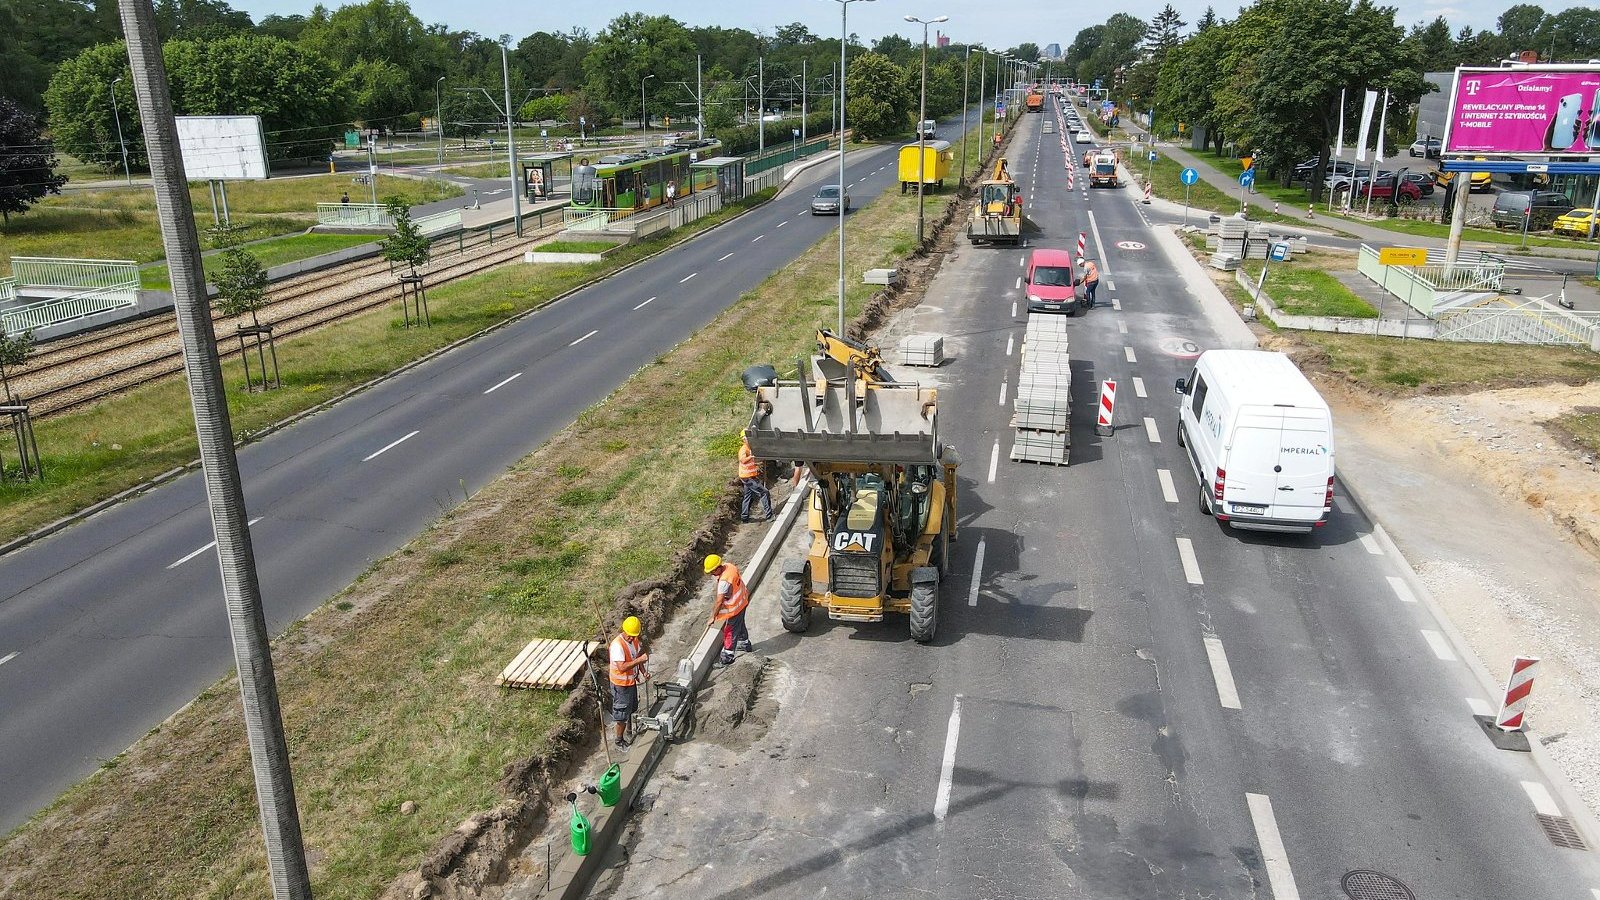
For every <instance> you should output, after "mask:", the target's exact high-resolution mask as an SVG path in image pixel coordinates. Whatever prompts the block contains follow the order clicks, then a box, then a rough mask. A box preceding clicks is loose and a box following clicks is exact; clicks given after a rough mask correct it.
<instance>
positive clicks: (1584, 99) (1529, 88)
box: [1444, 68, 1600, 156]
mask: <svg viewBox="0 0 1600 900" xmlns="http://www.w3.org/2000/svg"><path fill="white" fill-rule="evenodd" d="M1444 152H1445V153H1526V154H1538V155H1541V156H1555V155H1561V154H1572V155H1579V156H1590V155H1597V154H1600V71H1596V70H1590V71H1574V70H1571V69H1564V70H1552V69H1548V68H1546V69H1538V68H1522V69H1459V70H1457V73H1456V90H1455V96H1454V97H1453V98H1452V100H1451V104H1450V130H1449V131H1448V132H1447V133H1446V135H1445V144H1444Z"/></svg>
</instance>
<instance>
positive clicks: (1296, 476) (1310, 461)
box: [1221, 407, 1333, 523]
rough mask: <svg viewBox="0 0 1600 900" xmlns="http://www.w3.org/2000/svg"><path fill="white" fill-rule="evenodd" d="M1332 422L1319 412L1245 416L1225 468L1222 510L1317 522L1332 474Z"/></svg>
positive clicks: (1279, 411)
mask: <svg viewBox="0 0 1600 900" xmlns="http://www.w3.org/2000/svg"><path fill="white" fill-rule="evenodd" d="M1332 443H1333V442H1332V440H1331V439H1330V436H1329V434H1328V422H1327V418H1326V417H1325V416H1324V415H1323V414H1322V413H1321V412H1320V411H1317V410H1310V409H1305V410H1302V409H1295V408H1292V407H1289V408H1284V407H1278V408H1274V409H1273V410H1272V411H1271V412H1266V411H1254V412H1249V411H1247V412H1245V413H1242V414H1241V415H1240V417H1239V427H1238V428H1237V429H1236V430H1235V431H1234V437H1233V443H1232V445H1231V446H1230V447H1229V450H1228V455H1227V461H1226V464H1225V465H1223V466H1222V468H1223V470H1224V473H1225V474H1224V481H1225V486H1224V495H1223V499H1224V500H1225V503H1224V505H1223V508H1222V509H1221V512H1223V513H1225V514H1228V515H1236V516H1243V517H1257V516H1259V517H1263V518H1268V519H1285V520H1290V521H1295V522H1306V523H1310V522H1315V521H1317V520H1318V519H1320V518H1322V504H1323V501H1324V499H1325V498H1326V497H1327V490H1328V476H1329V475H1332V474H1333V465H1332V462H1331V454H1332Z"/></svg>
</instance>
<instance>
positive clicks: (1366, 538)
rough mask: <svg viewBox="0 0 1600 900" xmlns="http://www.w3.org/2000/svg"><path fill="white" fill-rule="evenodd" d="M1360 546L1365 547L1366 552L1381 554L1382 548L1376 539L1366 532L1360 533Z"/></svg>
mask: <svg viewBox="0 0 1600 900" xmlns="http://www.w3.org/2000/svg"><path fill="white" fill-rule="evenodd" d="M1361 546H1363V547H1365V548H1367V552H1368V553H1371V554H1372V555H1373V556H1382V555H1383V548H1382V547H1379V546H1378V542H1377V540H1376V539H1374V538H1373V537H1372V535H1370V534H1367V533H1366V532H1362V534H1361Z"/></svg>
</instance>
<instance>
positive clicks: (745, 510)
mask: <svg viewBox="0 0 1600 900" xmlns="http://www.w3.org/2000/svg"><path fill="white" fill-rule="evenodd" d="M739 487H740V488H741V489H742V490H743V496H741V497H740V498H739V521H741V522H748V521H750V507H751V506H752V505H754V503H755V501H756V500H760V501H761V520H762V521H766V520H767V519H770V518H772V492H771V491H769V490H767V484H766V482H765V481H763V480H762V478H761V462H760V461H759V460H757V459H756V455H755V454H754V453H751V452H750V438H748V437H746V436H744V435H743V434H741V435H740V436H739Z"/></svg>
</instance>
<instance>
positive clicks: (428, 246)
mask: <svg viewBox="0 0 1600 900" xmlns="http://www.w3.org/2000/svg"><path fill="white" fill-rule="evenodd" d="M384 206H385V207H386V208H387V209H388V211H389V218H390V219H392V220H394V231H393V232H392V233H391V234H390V235H389V236H388V237H386V238H384V239H383V240H382V241H380V242H379V244H378V245H379V246H380V247H382V248H383V258H384V259H386V260H388V261H389V262H396V263H405V264H406V265H407V266H408V267H410V269H411V274H412V275H415V274H417V266H420V265H424V264H426V263H427V261H428V259H429V256H430V254H431V253H432V252H433V248H432V241H431V240H429V238H428V236H427V235H425V234H423V233H422V231H421V229H419V228H417V223H416V222H414V221H412V220H411V209H410V207H408V206H406V202H405V201H404V200H402V199H400V198H399V197H390V198H388V199H387V200H385V201H384Z"/></svg>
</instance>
